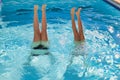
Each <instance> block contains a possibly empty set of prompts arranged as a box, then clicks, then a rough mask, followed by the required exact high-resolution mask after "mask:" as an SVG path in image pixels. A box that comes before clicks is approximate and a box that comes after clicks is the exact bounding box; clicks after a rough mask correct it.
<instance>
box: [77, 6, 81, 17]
mask: <svg viewBox="0 0 120 80" xmlns="http://www.w3.org/2000/svg"><path fill="white" fill-rule="evenodd" d="M81 9H82V8H78V11H77V12H76V16H79V15H80V11H81Z"/></svg>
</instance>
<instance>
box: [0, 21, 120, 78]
mask: <svg viewBox="0 0 120 80" xmlns="http://www.w3.org/2000/svg"><path fill="white" fill-rule="evenodd" d="M31 26H32V24H28V25H23V26H21V27H13V28H3V29H1V30H0V33H1V36H0V37H1V38H0V39H1V40H0V41H1V42H0V44H2V45H0V49H1V50H0V57H1V58H0V65H1V66H0V67H1V68H0V69H1V70H0V74H1V75H0V79H2V80H7V79H9V80H13V79H15V80H21V79H23V80H24V79H25V78H27V76H30V75H34V76H35V77H32V76H31V77H30V78H29V80H33V79H40V80H53V79H56V80H67V79H66V78H67V76H68V75H69V76H71V77H73V76H75V75H76V76H78V78H86V79H87V78H90V77H91V76H93V77H95V78H100V79H105V78H106V79H108V78H110V79H117V78H118V75H120V73H119V69H120V63H119V61H120V55H119V45H117V44H116V43H115V42H114V40H113V38H112V37H111V36H110V34H109V33H108V32H107V31H101V30H87V29H86V30H85V37H86V41H85V42H83V43H81V44H80V45H75V44H74V42H73V34H72V29H71V27H70V22H68V24H66V25H65V24H64V25H62V24H60V25H59V24H48V28H49V30H48V34H49V41H50V53H51V54H49V55H44V56H38V57H33V58H32V60H31V61H30V62H29V61H28V57H29V56H30V51H31V49H30V46H31V43H32V38H33V28H32V27H31ZM55 26H57V27H58V28H59V27H60V28H61V29H60V30H61V31H59V30H56V31H54V29H53V28H54V27H55ZM62 32H64V33H62ZM54 33H55V34H54ZM2 35H5V36H2ZM71 35H72V36H71ZM91 35H92V36H91ZM26 37H27V38H26ZM75 46H76V47H75ZM26 62H27V63H29V64H28V65H25V63H26ZM13 65H14V66H13ZM70 73H72V74H70ZM15 74H16V76H14V75H15ZM22 76H24V77H22ZM111 76H113V77H111Z"/></svg>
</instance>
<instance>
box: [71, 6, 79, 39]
mask: <svg viewBox="0 0 120 80" xmlns="http://www.w3.org/2000/svg"><path fill="white" fill-rule="evenodd" d="M74 12H75V8H72V9H71V18H72V30H73V34H74V40H75V41H79V34H78V31H77V29H76V25H75V20H74Z"/></svg>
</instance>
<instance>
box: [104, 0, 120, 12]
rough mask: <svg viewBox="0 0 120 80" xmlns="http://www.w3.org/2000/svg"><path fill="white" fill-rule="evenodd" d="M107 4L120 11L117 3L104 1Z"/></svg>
mask: <svg viewBox="0 0 120 80" xmlns="http://www.w3.org/2000/svg"><path fill="white" fill-rule="evenodd" d="M103 1H105V2H107V3H108V4H110V5H112V6H113V7H115V8H116V9H118V10H120V4H118V3H117V2H115V1H112V0H103Z"/></svg>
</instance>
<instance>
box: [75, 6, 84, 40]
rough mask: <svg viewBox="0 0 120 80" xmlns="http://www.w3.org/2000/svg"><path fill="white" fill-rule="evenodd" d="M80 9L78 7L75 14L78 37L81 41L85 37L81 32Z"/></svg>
mask: <svg viewBox="0 0 120 80" xmlns="http://www.w3.org/2000/svg"><path fill="white" fill-rule="evenodd" d="M80 10H81V8H79V9H78V11H77V12H76V16H77V19H78V29H79V39H80V41H83V40H85V37H84V33H83V27H82V21H81V19H80Z"/></svg>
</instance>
